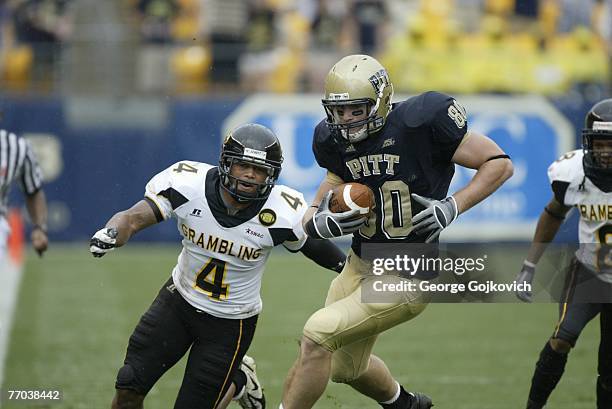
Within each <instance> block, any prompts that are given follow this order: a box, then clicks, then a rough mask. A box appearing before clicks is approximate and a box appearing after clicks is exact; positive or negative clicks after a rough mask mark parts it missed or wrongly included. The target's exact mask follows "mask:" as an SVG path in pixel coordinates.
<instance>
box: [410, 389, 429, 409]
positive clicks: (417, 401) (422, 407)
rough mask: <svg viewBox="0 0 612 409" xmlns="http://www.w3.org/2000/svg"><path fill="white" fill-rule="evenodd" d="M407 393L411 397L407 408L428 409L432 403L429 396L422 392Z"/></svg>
mask: <svg viewBox="0 0 612 409" xmlns="http://www.w3.org/2000/svg"><path fill="white" fill-rule="evenodd" d="M408 394H409V395H410V397H411V400H410V406H409V407H408V409H430V408H431V407H433V405H434V404H433V403H431V398H430V397H429V396H427V395H425V394H424V393H419V392H409V393H408Z"/></svg>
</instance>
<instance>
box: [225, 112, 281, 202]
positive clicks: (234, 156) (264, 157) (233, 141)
mask: <svg viewBox="0 0 612 409" xmlns="http://www.w3.org/2000/svg"><path fill="white" fill-rule="evenodd" d="M238 162H248V163H250V164H254V165H256V166H258V167H261V168H264V169H265V170H266V172H267V177H266V180H265V181H264V182H263V183H253V181H251V180H242V179H238V178H236V177H234V176H232V175H231V169H232V165H233V164H234V163H238ZM282 163H283V151H282V149H281V146H280V142H279V141H278V138H277V137H276V135H274V132H272V131H271V130H270V129H268V128H266V127H265V126H263V125H259V124H245V125H241V126H239V127H238V128H236V129H234V130H233V131H230V133H229V134H228V135H227V136H226V137H225V140H224V141H223V146H222V148H221V158H220V159H219V174H220V176H221V186H222V187H223V189H225V190H227V191H228V192H229V194H230V195H232V197H233V198H234V199H236V200H238V201H239V202H247V201H250V200H265V199H267V198H268V196H269V195H270V192H271V191H272V188H273V187H274V184H275V183H276V181H277V179H278V176H279V175H280V171H281V164H282ZM238 182H243V183H248V184H251V185H253V184H255V185H257V189H256V190H255V192H254V193H250V192H244V191H240V190H239V189H238Z"/></svg>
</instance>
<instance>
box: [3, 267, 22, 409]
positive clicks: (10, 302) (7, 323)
mask: <svg viewBox="0 0 612 409" xmlns="http://www.w3.org/2000/svg"><path fill="white" fill-rule="evenodd" d="M22 267H23V266H21V265H17V264H15V263H14V262H13V261H11V260H10V259H8V257H6V258H5V260H3V261H1V262H0V388H1V387H2V386H3V382H4V364H5V362H6V356H7V353H8V347H9V340H10V333H11V324H12V322H13V313H14V312H15V307H16V305H17V297H18V295H19V284H20V282H21V272H22ZM1 406H2V401H1V400H0V407H1Z"/></svg>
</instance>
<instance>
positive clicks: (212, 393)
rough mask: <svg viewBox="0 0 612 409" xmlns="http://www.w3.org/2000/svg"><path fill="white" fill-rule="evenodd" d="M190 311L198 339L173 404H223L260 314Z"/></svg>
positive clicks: (184, 408) (208, 407) (179, 408)
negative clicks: (237, 315) (232, 316)
mask: <svg viewBox="0 0 612 409" xmlns="http://www.w3.org/2000/svg"><path fill="white" fill-rule="evenodd" d="M191 314H192V316H191V317H190V319H189V322H190V323H192V329H193V332H194V337H195V341H194V343H193V345H192V347H191V351H190V352H189V358H188V359H187V366H186V368H185V375H184V376H183V383H182V385H181V389H180V391H179V394H178V396H177V398H176V402H175V404H174V408H175V409H192V408H201V409H214V408H221V407H220V406H219V403H220V402H222V400H224V399H223V398H224V396H225V395H226V393H227V392H228V389H229V388H230V386H231V385H232V379H233V378H234V374H235V372H236V370H237V369H238V368H239V367H240V365H241V362H242V358H243V357H244V354H245V353H246V351H247V350H248V348H249V346H250V344H251V341H252V339H253V335H254V334H255V326H256V323H257V317H256V316H255V317H251V318H247V319H224V318H217V317H213V316H211V315H209V314H206V313H204V312H198V311H197V310H195V309H194V310H193V311H192V313H191Z"/></svg>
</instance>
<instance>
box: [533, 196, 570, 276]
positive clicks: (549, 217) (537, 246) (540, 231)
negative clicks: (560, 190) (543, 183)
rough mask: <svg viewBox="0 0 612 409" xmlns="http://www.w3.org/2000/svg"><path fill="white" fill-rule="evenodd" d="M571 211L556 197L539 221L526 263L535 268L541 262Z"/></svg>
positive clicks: (547, 206)
mask: <svg viewBox="0 0 612 409" xmlns="http://www.w3.org/2000/svg"><path fill="white" fill-rule="evenodd" d="M570 210H571V207H568V206H565V205H562V204H561V203H559V202H558V201H557V199H555V198H554V197H553V198H552V199H551V201H550V202H549V203H548V204H547V205H546V207H545V208H544V210H543V211H542V214H540V218H539V219H538V225H537V226H536V230H535V233H534V235H533V241H532V242H531V247H530V248H529V252H528V253H527V258H526V259H525V261H526V262H527V263H529V264H532V265H533V266H534V267H535V265H536V264H537V263H538V261H540V258H541V257H542V254H544V251H545V250H546V247H547V246H548V243H550V242H551V241H553V239H554V238H555V236H556V235H557V232H558V231H559V228H560V227H561V225H562V224H563V220H564V219H565V215H566V214H567V212H569V211H570Z"/></svg>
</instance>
